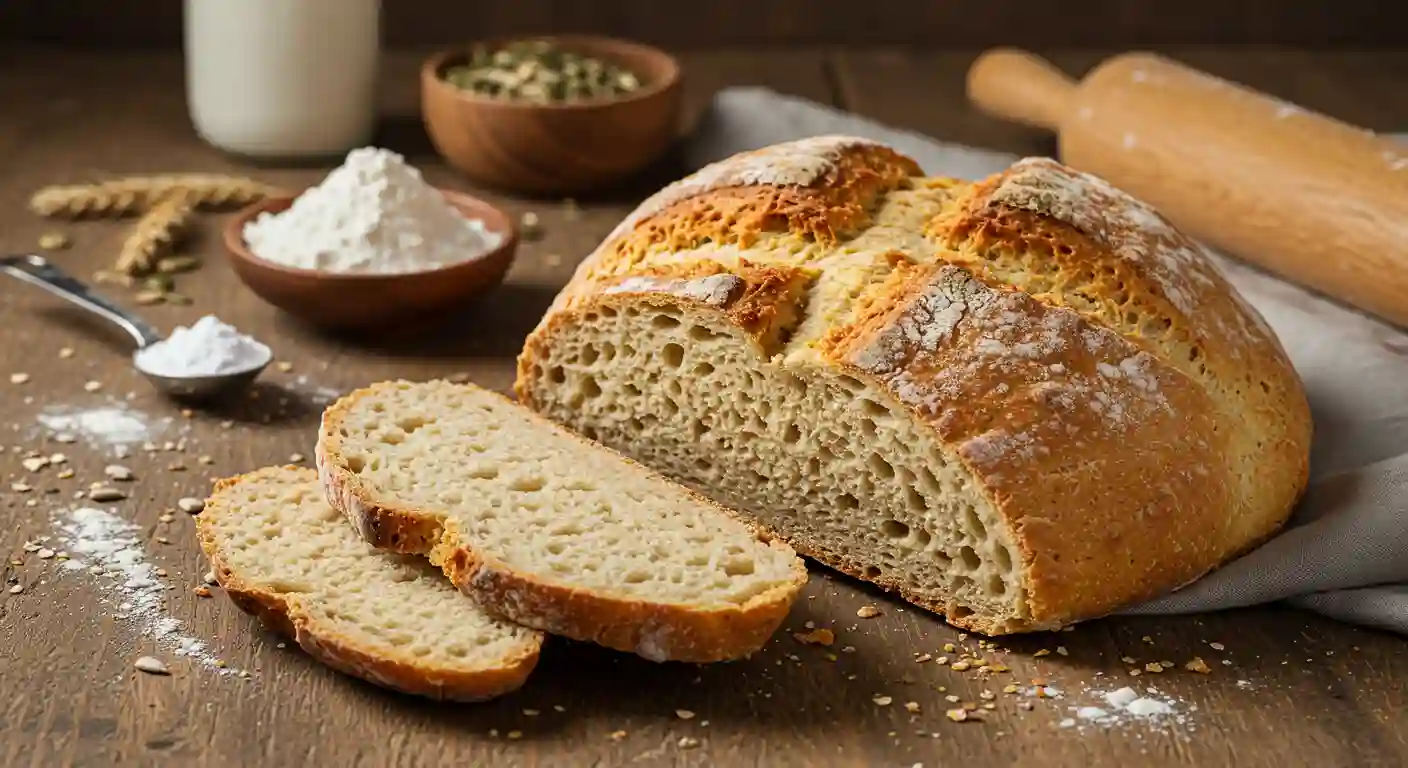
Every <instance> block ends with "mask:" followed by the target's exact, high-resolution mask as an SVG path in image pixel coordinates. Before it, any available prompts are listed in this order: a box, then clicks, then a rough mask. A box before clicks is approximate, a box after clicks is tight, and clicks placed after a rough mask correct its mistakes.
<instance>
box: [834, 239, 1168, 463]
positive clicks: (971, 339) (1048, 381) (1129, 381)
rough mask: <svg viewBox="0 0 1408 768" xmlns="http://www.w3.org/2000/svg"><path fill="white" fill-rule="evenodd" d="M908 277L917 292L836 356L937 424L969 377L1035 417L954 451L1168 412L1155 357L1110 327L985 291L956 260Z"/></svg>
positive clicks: (1036, 449) (960, 400) (998, 447)
mask: <svg viewBox="0 0 1408 768" xmlns="http://www.w3.org/2000/svg"><path fill="white" fill-rule="evenodd" d="M920 279H923V280H925V281H926V285H925V286H924V288H923V290H922V292H921V293H919V294H918V295H917V296H915V297H913V298H912V299H910V300H909V303H908V305H907V306H905V307H904V309H903V310H901V312H900V313H899V314H898V315H897V316H894V317H891V318H888V320H889V322H887V323H886V324H885V325H883V326H882V327H881V329H880V330H879V331H878V332H877V333H875V334H873V335H872V336H871V337H870V338H868V339H864V340H863V344H862V346H860V347H859V348H856V349H853V350H852V352H851V354H850V356H849V360H848V361H849V362H850V363H851V364H852V365H854V366H856V367H857V368H859V369H860V370H862V371H864V372H866V373H869V374H872V375H874V376H877V377H879V378H880V379H881V380H882V381H884V382H885V384H886V385H887V386H888V387H890V388H891V390H892V391H893V392H894V393H895V394H896V396H897V397H899V399H900V400H901V401H902V402H904V403H905V404H906V405H910V406H913V407H915V408H917V409H919V410H920V411H921V412H923V413H928V414H932V415H935V416H939V417H940V421H943V420H944V418H945V417H946V415H947V414H957V413H958V412H959V411H961V410H962V409H963V408H964V407H965V403H966V402H967V401H968V400H969V399H970V398H972V397H973V396H974V395H975V391H974V389H973V387H974V386H975V382H980V381H988V382H995V383H994V384H992V386H991V388H990V390H989V392H990V394H993V395H997V396H999V397H1001V398H1003V399H1005V401H1006V402H1007V403H1008V404H1010V405H1012V406H1014V407H1017V408H1021V409H1025V410H1027V411H1029V412H1031V413H1039V414H1043V415H1040V416H1036V417H1035V419H1034V420H1032V421H1029V422H1025V423H1023V422H1020V421H1017V420H1009V421H1007V422H1002V423H998V424H995V425H994V426H993V427H992V428H991V429H988V430H986V431H983V432H981V433H979V434H977V435H975V436H972V437H970V438H968V439H967V440H966V441H965V442H964V444H963V445H962V446H961V451H962V452H963V453H964V455H965V456H966V457H967V458H968V459H969V460H970V461H973V462H974V463H976V464H987V463H995V462H998V461H1000V460H1002V459H1003V458H1004V457H1007V456H1010V455H1014V454H1016V455H1022V456H1026V457H1028V458H1030V457H1031V456H1034V455H1040V454H1041V453H1042V452H1043V451H1045V450H1046V449H1045V448H1044V447H1043V443H1044V442H1046V440H1047V438H1049V437H1052V436H1057V435H1065V436H1067V437H1070V436H1075V435H1076V434H1078V433H1080V432H1082V431H1088V430H1090V429H1092V428H1093V429H1101V430H1106V431H1109V432H1115V433H1122V432H1125V431H1127V430H1131V429H1133V428H1135V427H1136V426H1137V425H1138V424H1139V423H1140V421H1141V420H1143V419H1145V418H1148V417H1149V416H1150V415H1151V414H1152V413H1153V412H1155V411H1164V412H1167V411H1168V410H1169V409H1170V407H1171V406H1170V404H1169V402H1168V401H1167V399H1166V398H1165V397H1164V394H1163V392H1162V391H1161V384H1160V380H1159V377H1158V374H1157V373H1156V372H1155V362H1156V361H1155V358H1154V357H1153V356H1151V355H1150V354H1149V353H1147V352H1144V351H1141V350H1139V349H1137V348H1136V347H1134V346H1133V345H1132V344H1130V343H1129V342H1128V341H1126V340H1125V339H1123V338H1122V337H1120V336H1118V335H1117V334H1115V333H1113V332H1110V331H1107V330H1105V329H1102V328H1097V327H1093V326H1089V325H1087V324H1086V323H1085V322H1084V321H1082V320H1081V319H1080V318H1079V316H1077V315H1076V314H1075V313H1073V312H1070V311H1067V310H1063V309H1059V308H1052V307H1044V306H1042V305H1039V304H1037V303H1036V302H1034V301H1032V300H1031V299H1030V298H1029V297H1026V296H1024V295H1023V294H1019V293H1010V292H1001V291H997V290H994V289H992V288H989V287H988V286H986V285H983V284H982V283H981V282H979V281H978V280H976V279H974V278H973V277H972V275H971V274H969V273H968V272H967V271H965V270H962V269H959V268H956V267H951V266H945V267H941V268H939V269H938V270H937V271H936V272H934V273H932V274H931V275H926V276H923V277H921V278H920ZM1031 406H1039V407H1037V408H1035V409H1032V408H1031Z"/></svg>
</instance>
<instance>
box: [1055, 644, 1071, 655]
mask: <svg viewBox="0 0 1408 768" xmlns="http://www.w3.org/2000/svg"><path fill="white" fill-rule="evenodd" d="M1056 653H1058V654H1060V655H1062V656H1070V655H1071V652H1070V651H1068V650H1066V646H1064V645H1058V646H1056Z"/></svg>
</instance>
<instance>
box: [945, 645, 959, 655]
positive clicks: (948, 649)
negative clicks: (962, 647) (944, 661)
mask: <svg viewBox="0 0 1408 768" xmlns="http://www.w3.org/2000/svg"><path fill="white" fill-rule="evenodd" d="M957 650H958V646H956V645H954V644H953V643H944V653H954V652H955V651H957Z"/></svg>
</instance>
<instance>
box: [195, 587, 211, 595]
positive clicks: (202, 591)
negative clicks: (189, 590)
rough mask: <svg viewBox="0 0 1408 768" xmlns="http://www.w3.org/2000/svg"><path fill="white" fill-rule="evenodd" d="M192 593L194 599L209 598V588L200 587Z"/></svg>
mask: <svg viewBox="0 0 1408 768" xmlns="http://www.w3.org/2000/svg"><path fill="white" fill-rule="evenodd" d="M193 591H194V592H195V593H196V597H210V587H206V586H200V587H196V588H195V590H193Z"/></svg>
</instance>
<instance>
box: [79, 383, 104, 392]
mask: <svg viewBox="0 0 1408 768" xmlns="http://www.w3.org/2000/svg"><path fill="white" fill-rule="evenodd" d="M102 388H103V383H102V382H101V381H85V382H84V383H83V391H85V392H97V391H98V390H100V389H102Z"/></svg>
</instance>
